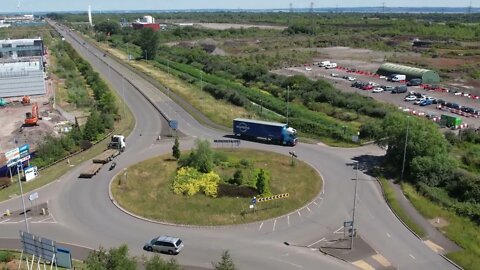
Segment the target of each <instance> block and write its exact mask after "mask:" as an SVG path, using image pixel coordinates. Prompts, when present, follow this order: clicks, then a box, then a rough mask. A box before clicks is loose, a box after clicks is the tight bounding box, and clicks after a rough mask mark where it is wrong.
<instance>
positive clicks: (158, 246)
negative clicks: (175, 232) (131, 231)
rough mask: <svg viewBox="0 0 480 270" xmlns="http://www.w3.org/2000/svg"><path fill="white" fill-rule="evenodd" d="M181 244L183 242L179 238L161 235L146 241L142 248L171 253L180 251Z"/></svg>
mask: <svg viewBox="0 0 480 270" xmlns="http://www.w3.org/2000/svg"><path fill="white" fill-rule="evenodd" d="M183 246H184V245H183V242H182V240H180V238H178V237H172V236H166V235H162V236H159V237H155V238H153V239H152V240H150V241H149V242H147V243H146V244H145V245H144V246H143V249H144V250H146V251H150V252H152V251H155V252H162V253H168V254H170V255H173V254H178V253H180V251H181V250H182V248H183Z"/></svg>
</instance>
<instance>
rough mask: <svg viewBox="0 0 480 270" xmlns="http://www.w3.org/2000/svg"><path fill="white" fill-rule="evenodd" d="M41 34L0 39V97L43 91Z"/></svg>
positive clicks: (29, 94) (31, 94)
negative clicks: (39, 35) (28, 37)
mask: <svg viewBox="0 0 480 270" xmlns="http://www.w3.org/2000/svg"><path fill="white" fill-rule="evenodd" d="M43 55H44V48H43V40H42V39H41V38H33V39H4V40H0V97H2V98H5V97H20V96H25V95H28V96H33V95H45V93H46V87H45V73H44V61H43Z"/></svg>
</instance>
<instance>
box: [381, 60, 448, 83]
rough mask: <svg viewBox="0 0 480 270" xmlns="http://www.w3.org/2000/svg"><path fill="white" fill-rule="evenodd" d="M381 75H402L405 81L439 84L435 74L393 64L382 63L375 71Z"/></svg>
mask: <svg viewBox="0 0 480 270" xmlns="http://www.w3.org/2000/svg"><path fill="white" fill-rule="evenodd" d="M377 73H378V74H381V75H391V74H403V75H406V76H407V79H408V80H410V79H413V78H421V79H422V82H423V83H439V82H440V76H439V75H438V73H437V72H435V71H433V70H429V69H423V68H416V67H409V66H404V65H398V64H393V63H384V64H382V65H381V66H380V68H379V69H378V71H377Z"/></svg>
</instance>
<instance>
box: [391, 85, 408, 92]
mask: <svg viewBox="0 0 480 270" xmlns="http://www.w3.org/2000/svg"><path fill="white" fill-rule="evenodd" d="M406 92H407V86H406V85H399V86H396V87H395V89H393V90H392V94H398V93H406Z"/></svg>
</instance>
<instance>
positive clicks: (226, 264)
mask: <svg viewBox="0 0 480 270" xmlns="http://www.w3.org/2000/svg"><path fill="white" fill-rule="evenodd" d="M212 265H213V268H214V269H215V270H236V269H237V268H236V267H235V264H234V263H233V259H232V256H230V252H228V250H225V251H224V252H223V253H222V258H221V260H220V261H219V262H216V263H212Z"/></svg>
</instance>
